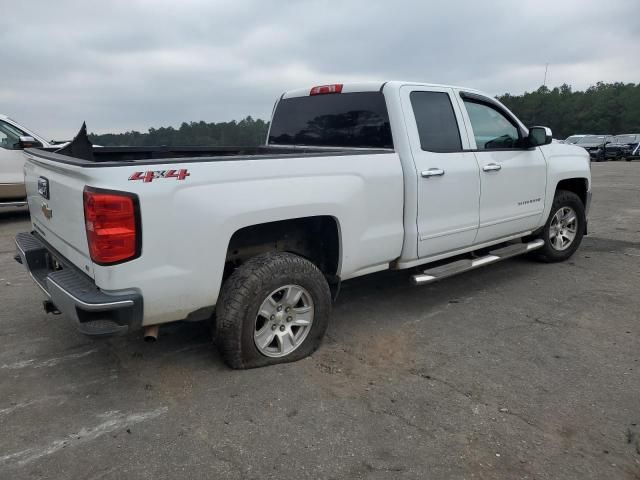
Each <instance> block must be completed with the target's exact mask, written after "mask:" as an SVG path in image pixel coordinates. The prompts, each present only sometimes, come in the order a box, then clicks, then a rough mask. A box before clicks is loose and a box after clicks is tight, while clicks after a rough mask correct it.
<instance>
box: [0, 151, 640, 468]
mask: <svg viewBox="0 0 640 480" xmlns="http://www.w3.org/2000/svg"><path fill="white" fill-rule="evenodd" d="M593 176H594V201H593V206H592V212H591V217H590V218H591V219H590V232H589V233H590V235H589V236H588V237H586V238H585V240H584V242H583V246H582V247H581V248H580V249H579V250H578V252H577V253H576V255H575V256H574V257H573V258H572V259H571V260H570V261H568V262H566V263H563V264H554V265H544V264H540V263H536V262H533V261H531V260H528V259H523V258H519V259H513V260H509V261H506V262H503V263H501V264H497V265H494V266H489V267H487V268H484V269H480V270H477V271H474V272H472V273H468V274H465V275H461V276H458V277H454V278H451V279H448V280H445V281H443V282H440V283H438V284H434V285H429V286H424V287H414V286H412V285H411V284H410V283H409V274H408V273H407V272H385V273H381V274H375V275H372V276H369V277H367V278H363V279H357V280H353V281H350V282H346V283H345V284H344V285H343V287H344V288H343V291H342V293H341V296H340V299H339V300H338V302H337V304H336V305H335V310H334V315H333V319H332V324H331V326H330V327H329V331H328V335H327V338H326V339H325V342H324V344H323V346H322V347H321V348H320V350H319V351H318V352H316V353H315V354H314V355H313V357H312V358H308V359H306V360H302V361H300V362H298V363H293V364H287V365H280V366H276V367H269V368H263V369H257V370H250V371H232V370H229V369H228V368H227V367H226V366H225V365H224V364H223V363H222V361H221V359H220V356H219V355H218V353H217V352H216V350H215V349H214V348H213V347H212V346H211V342H210V338H209V336H208V331H207V328H206V327H205V326H204V325H202V324H197V323H177V324H173V325H170V326H167V327H165V328H163V329H162V330H161V335H160V339H159V341H158V342H157V343H155V344H146V343H144V342H143V341H142V339H141V336H139V335H130V336H126V337H117V338H111V339H106V340H104V339H102V340H94V339H91V338H87V337H84V336H82V335H81V334H79V333H77V332H76V331H75V330H74V328H73V326H72V325H71V324H70V323H69V322H68V321H67V319H65V318H64V316H47V315H45V314H44V313H43V311H42V307H41V299H42V296H41V293H40V292H39V290H38V288H37V287H35V286H34V285H33V284H32V282H31V280H30V278H29V277H28V275H27V274H26V272H25V271H24V269H23V267H22V266H20V265H18V264H17V263H15V262H14V261H13V254H14V247H13V237H14V235H15V233H16V232H19V231H24V230H27V229H28V228H29V223H28V216H27V215H26V214H25V213H24V212H20V211H0V300H1V307H2V308H1V309H0V478H2V479H5V478H6V479H12V480H13V479H15V480H18V479H26V478H65V479H76V478H77V479H98V478H100V479H120V478H127V479H130V478H143V479H161V478H190V479H199V478H202V479H211V478H229V479H245V478H246V479H250V478H256V479H258V478H260V479H264V478H274V479H275V478H278V479H289V478H291V479H305V478H310V479H318V478H326V479H330V478H335V479H338V478H367V479H388V478H415V479H424V478H429V479H450V478H456V479H458V478H460V479H471V478H478V479H489V478H508V479H517V478H523V479H524V478H529V479H532V478H536V479H574V478H575V479H586V478H593V479H602V478H615V479H640V376H639V373H640V348H639V347H640V297H639V293H640V289H639V286H640V162H631V163H624V162H609V163H596V164H593Z"/></svg>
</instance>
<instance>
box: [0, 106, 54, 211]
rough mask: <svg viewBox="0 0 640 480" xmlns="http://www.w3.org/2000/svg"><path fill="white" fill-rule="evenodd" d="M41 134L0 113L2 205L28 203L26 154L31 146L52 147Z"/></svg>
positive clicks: (0, 189) (0, 186)
mask: <svg viewBox="0 0 640 480" xmlns="http://www.w3.org/2000/svg"><path fill="white" fill-rule="evenodd" d="M52 146H53V145H51V144H50V143H49V142H47V141H46V140H45V139H44V138H42V137H41V136H40V135H38V134H36V133H34V132H32V131H31V130H29V129H28V128H26V127H24V126H23V125H20V124H19V123H18V122H16V121H15V120H12V119H11V118H9V117H7V116H6V115H0V207H21V206H24V205H26V204H27V202H26V192H25V189H24V161H25V158H24V155H23V154H22V150H24V149H25V148H29V147H52Z"/></svg>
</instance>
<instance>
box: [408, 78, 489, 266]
mask: <svg viewBox="0 0 640 480" xmlns="http://www.w3.org/2000/svg"><path fill="white" fill-rule="evenodd" d="M452 94H453V90H452V89H449V88H437V87H418V86H410V85H407V86H403V87H402V88H401V89H400V96H401V103H402V109H403V111H404V115H405V118H406V124H407V133H408V137H409V143H410V145H411V153H412V155H413V159H414V164H415V167H416V173H417V178H418V217H417V225H418V255H419V256H420V257H428V256H432V255H436V254H439V253H444V252H447V251H451V250H456V249H459V248H464V247H467V246H469V245H471V244H472V243H473V240H474V238H475V236H476V232H477V230H478V221H479V202H480V178H479V170H478V163H477V161H476V157H475V155H474V154H473V152H469V151H465V150H468V148H469V143H468V139H467V137H466V135H461V132H460V127H461V126H462V125H463V121H462V117H461V112H460V108H459V105H458V104H457V103H456V102H454V101H452Z"/></svg>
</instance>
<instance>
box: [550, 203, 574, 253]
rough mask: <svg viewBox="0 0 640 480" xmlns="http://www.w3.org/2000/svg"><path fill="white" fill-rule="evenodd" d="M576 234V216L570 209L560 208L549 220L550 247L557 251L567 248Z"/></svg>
mask: <svg viewBox="0 0 640 480" xmlns="http://www.w3.org/2000/svg"><path fill="white" fill-rule="evenodd" d="M577 233H578V216H577V215H576V212H575V210H574V209H573V208H571V207H562V208H560V209H559V210H558V211H557V212H556V214H555V215H554V216H553V219H552V220H551V225H550V226H549V240H550V242H551V246H552V247H553V248H554V249H555V250H558V251H563V250H566V249H567V248H569V247H570V246H571V245H572V244H573V241H574V240H575V238H576V234H577Z"/></svg>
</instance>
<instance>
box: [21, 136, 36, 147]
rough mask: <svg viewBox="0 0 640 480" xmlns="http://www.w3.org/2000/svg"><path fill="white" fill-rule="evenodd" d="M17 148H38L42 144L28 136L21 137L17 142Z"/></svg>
mask: <svg viewBox="0 0 640 480" xmlns="http://www.w3.org/2000/svg"><path fill="white" fill-rule="evenodd" d="M18 147H19V148H40V147H42V143H41V142H39V141H38V140H36V139H35V138H33V137H31V136H29V135H23V136H21V137H20V140H19V141H18Z"/></svg>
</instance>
